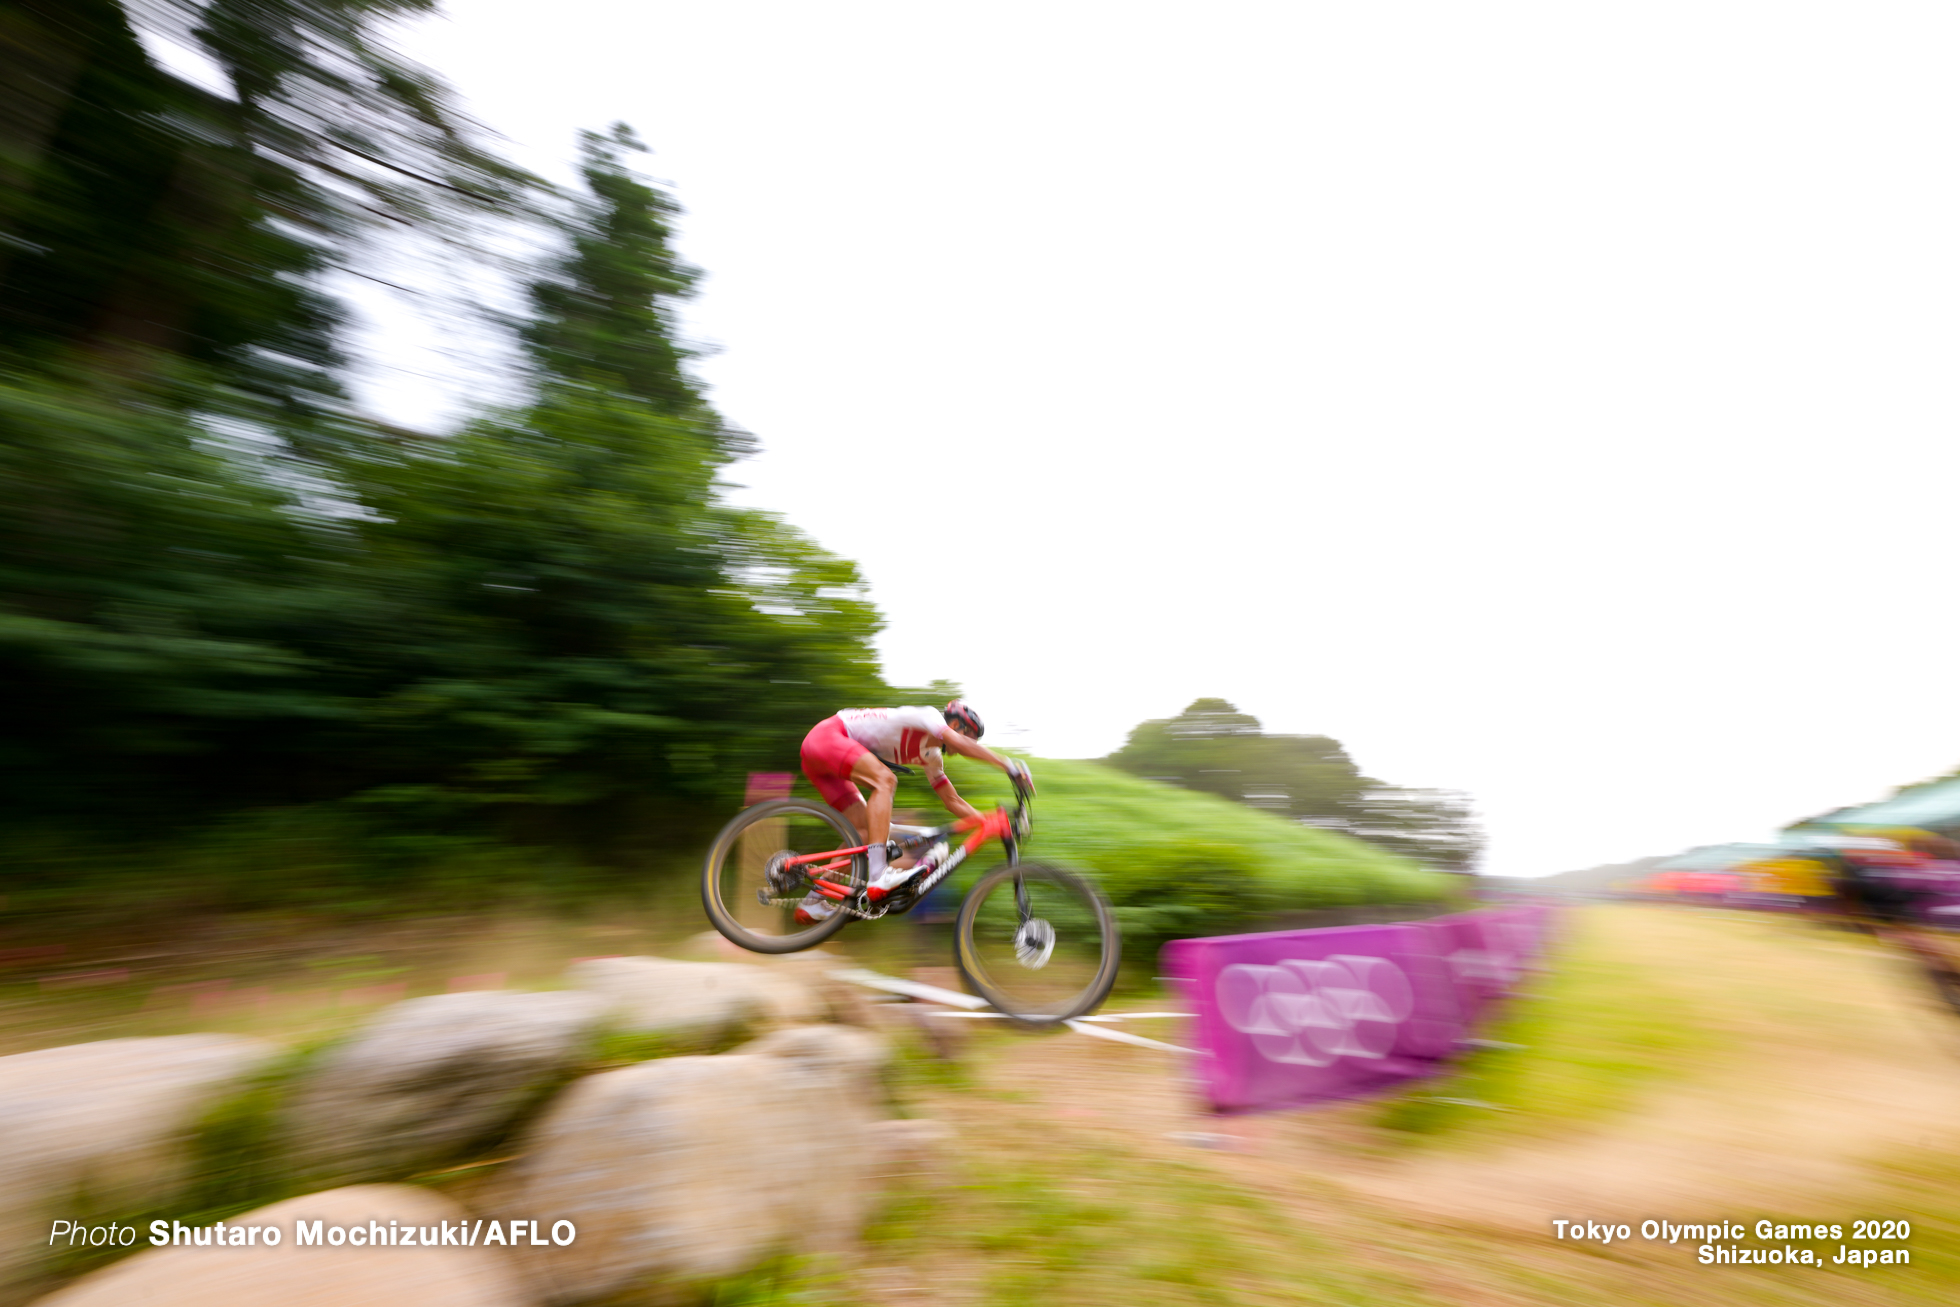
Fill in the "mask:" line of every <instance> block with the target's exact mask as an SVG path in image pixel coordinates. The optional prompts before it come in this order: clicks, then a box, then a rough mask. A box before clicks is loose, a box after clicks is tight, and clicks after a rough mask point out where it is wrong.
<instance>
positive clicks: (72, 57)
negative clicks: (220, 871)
mask: <svg viewBox="0 0 1960 1307" xmlns="http://www.w3.org/2000/svg"><path fill="white" fill-rule="evenodd" d="M428 7H429V5H428V4H427V3H425V2H424V0H379V2H377V0H303V2H302V0H212V2H211V3H208V4H204V5H198V6H192V5H175V4H170V3H165V2H163V0H156V2H155V3H150V4H147V5H143V6H142V7H141V8H140V9H137V6H136V5H135V4H134V3H133V0H132V4H130V5H124V4H119V3H116V0H58V2H55V0H24V2H22V0H10V2H9V3H7V4H6V5H5V6H4V7H3V8H0V23H4V30H3V31H0V59H3V60H4V64H0V483H4V484H5V486H6V488H7V492H6V493H7V501H8V511H7V512H6V513H5V514H4V515H0V678H4V681H5V683H6V686H7V690H6V694H5V695H4V696H0V705H4V706H0V714H4V716H3V717H0V820H4V821H5V823H6V824H7V826H8V828H9V844H10V847H11V848H12V849H13V850H14V851H15V853H16V855H17V856H16V857H15V858H14V871H15V872H16V874H20V873H22V872H23V870H25V869H30V868H32V867H33V866H35V865H37V864H36V860H35V858H34V857H33V856H31V854H30V853H29V852H27V851H30V850H33V849H37V848H38V849H41V850H42V851H43V856H42V859H41V860H42V862H44V863H46V866H45V868H44V869H45V870H46V871H48V872H50V873H59V872H60V871H62V869H63V867H64V866H65V865H66V863H67V861H68V856H67V855H68V853H71V852H72V849H73V841H74V840H75V839H76V838H78V837H80V835H81V833H82V832H87V838H88V840H89V841H91V842H92V843H93V844H95V845H98V846H99V845H105V844H113V843H116V842H118V841H134V842H141V843H154V842H155V841H158V840H159V839H161V838H163V837H165V836H188V835H190V834H191V833H193V832H198V831H209V830H213V829H222V828H223V827H224V826H225V824H226V823H231V824H232V825H234V826H236V825H237V824H238V823H240V822H241V821H243V822H245V823H246V824H247V825H248V826H250V827H251V832H249V837H250V838H261V839H262V838H268V837H275V836H276V837H279V838H285V839H288V840H289V841H297V842H298V843H302V844H306V845H310V846H318V845H321V844H322V843H325V844H352V845H358V846H361V851H362V855H363V857H364V858H365V857H367V856H369V855H372V854H374V853H375V852H377V851H381V852H389V851H392V852H393V853H394V854H396V855H399V856H398V858H397V861H400V860H402V859H406V860H407V861H409V862H423V861H426V860H427V859H428V858H429V857H431V856H435V855H438V854H440V853H441V852H442V851H443V850H444V849H445V848H449V847H450V846H451V845H456V846H458V847H462V846H469V845H471V844H475V843H481V842H483V841H484V840H486V839H488V840H491V841H507V840H512V839H516V840H524V841H533V842H547V843H570V844H574V845H579V846H581V847H584V848H586V849H587V851H591V852H597V853H600V854H601V855H603V854H604V852H605V851H606V850H607V849H608V848H610V847H611V846H613V845H615V844H617V843H618V842H619V841H631V840H632V839H634V838H636V837H637V836H638V835H639V834H641V833H643V832H644V831H645V830H647V829H648V828H649V827H650V825H651V824H653V823H654V822H657V821H662V820H671V819H672V818H674V817H675V816H676V815H685V814H688V813H690V812H693V811H696V810H700V809H703V808H705V809H707V810H710V811H719V810H725V808H726V806H727V804H728V802H731V801H733V800H736V799H739V796H740V792H741V786H742V778H743V776H744V774H745V773H746V772H747V771H748V770H749V769H751V768H780V767H783V766H784V765H785V764H786V760H793V759H794V758H795V756H796V745H797V743H798V740H799V739H800V737H801V734H802V732H803V731H804V730H805V729H807V728H808V726H809V724H810V723H811V722H813V721H816V720H818V719H819V718H821V717H822V716H824V715H825V714H826V713H828V712H831V711H833V710H835V708H836V707H837V706H838V705H840V704H845V703H856V702H875V701H878V700H880V699H886V698H889V697H891V696H892V695H893V694H894V693H898V692H897V691H895V690H894V689H893V688H892V687H888V686H886V685H884V684H883V682H882V680H881V678H880V675H879V670H878V666H877V662H876V659H875V656H874V654H873V651H872V647H871V643H870V642H871V639H872V637H873V636H874V635H875V634H876V633H877V631H878V629H879V617H878V615H877V613H876V611H875V610H874V609H873V608H872V607H871V605H870V604H869V603H868V602H867V601H866V599H865V597H864V593H863V587H862V585H861V583H860V580H859V577H858V574H857V572H856V570H855V568H854V567H853V565H852V564H850V563H849V562H846V561H844V560H842V559H839V558H835V557H832V556H830V555H827V554H825V553H824V552H823V551H822V550H820V549H818V548H817V547H816V546H814V545H813V544H812V543H811V542H810V541H809V540H808V539H806V538H805V537H803V536H801V535H800V534H798V532H797V531H796V530H795V529H793V528H792V527H790V526H789V525H788V524H786V523H784V522H783V521H781V520H779V519H777V518H774V517H771V516H769V515H767V514H763V513H757V512H753V511H747V510H738V509H734V508H731V507H729V506H728V505H727V504H726V503H725V502H723V500H722V499H721V498H720V497H719V496H718V494H717V487H716V476H717V473H718V472H719V471H720V469H722V468H723V467H725V466H726V465H727V464H728V463H729V462H730V461H732V460H733V459H735V458H737V457H739V456H741V454H742V453H743V452H744V450H745V449H746V448H747V444H746V441H745V439H744V437H743V436H742V434H741V433H740V432H738V431H735V430H733V429H731V428H730V427H729V426H728V425H727V424H726V423H724V422H723V421H722V420H721V419H720V418H719V417H718V416H717V415H716V413H715V412H714V410H713V408H712V407H711V406H710V405H709V404H708V403H707V401H706V400H705V399H704V398H703V395H702V392H701V389H700V387H699V386H698V384H697V383H696V382H695V381H694V380H693V378H692V377H691V376H690V375H689V373H688V362H689V358H690V353H689V350H688V348H687V346H686V344H685V343H684V342H683V341H682V340H681V339H680V337H679V334H678V330H677V326H676V322H675V317H674V305H675V303H676V302H677V301H678V300H680V299H682V298H683V297H685V296H686V295H688V294H689V292H690V287H691V285H692V283H693V280H694V277H695V273H694V272H693V270H691V269H689V268H688V267H686V266H685V265H684V264H682V263H681V262H680V261H679V260H678V259H677V258H676V257H675V255H674V253H673V250H672V248H671V246H670V243H669V224H670V222H671V220H672V218H673V216H674V213H675V210H674V206H673V205H672V203H671V202H670V201H669V200H668V198H667V197H665V196H664V195H662V194H661V193H659V192H658V191H656V190H655V189H653V188H652V187H650V186H648V185H647V184H646V183H645V182H643V181H641V180H640V179H638V178H637V177H636V176H635V175H634V173H633V172H632V171H631V170H630V169H629V167H628V166H627V160H628V158H629V157H630V155H631V154H632V153H633V152H634V151H636V150H638V149H639V148H641V147H640V146H639V144H638V142H637V141H635V140H634V138H633V137H632V135H631V133H630V132H629V131H627V130H626V129H625V128H623V127H621V128H615V129H614V130H613V131H612V132H611V133H609V134H607V135H604V136H598V135H594V136H590V137H589V138H588V139H587V140H586V142H585V147H584V157H583V160H582V172H583V177H584V182H585V190H584V192H583V193H581V194H574V195H564V194H560V193H557V192H555V191H553V190H552V189H551V188H549V187H547V186H545V185H544V184H543V183H541V182H539V181H537V180H536V179H534V178H531V177H528V176H525V175H524V174H522V173H521V172H519V171H518V170H517V169H515V168H513V167H511V166H509V165H507V164H505V163H503V162H501V161H499V160H498V159H497V158H496V157H495V156H494V155H493V154H491V153H490V152H488V150H487V149H486V148H485V147H484V145H483V143H482V142H483V133H482V132H481V131H480V130H478V129H477V128H476V127H475V126H474V125H473V124H472V123H470V122H469V121H468V120H467V119H466V118H465V117H464V116H463V115H462V114H461V113H460V112H459V111H458V110H457V109H456V107H455V106H454V105H453V104H452V103H451V102H450V100H449V98H448V96H447V95H446V93H445V91H444V89H443V88H442V86H441V85H440V84H439V83H438V82H437V81H436V80H435V79H434V78H433V77H432V76H431V75H430V74H429V73H427V72H426V71H423V70H421V69H418V68H415V67H412V66H409V65H407V64H405V63H403V62H402V61H401V60H399V59H398V58H397V57H396V56H395V55H393V54H392V53H391V52H390V51H389V49H388V47H387V46H386V44H385V43H383V42H382V41H381V40H380V39H379V35H378V31H379V26H378V25H380V24H382V23H384V22H385V21H387V20H389V19H390V18H393V17H396V16H400V15H403V14H409V13H413V12H415V11H419V10H423V9H426V8H428ZM131 10H136V12H137V14H138V16H139V17H140V18H141V19H142V21H143V22H144V23H146V24H148V25H150V27H151V28H152V29H153V30H154V29H155V28H157V27H162V28H163V29H164V30H167V31H170V32H172V33H173V34H175V35H176V36H177V37H178V39H180V40H182V41H183V42H185V43H187V44H194V45H195V46H196V47H197V48H199V49H201V50H203V51H204V52H205V53H207V54H208V55H209V56H210V57H211V58H212V59H213V60H214V61H215V62H216V63H217V65H218V66H219V67H221V68H222V69H223V70H224V73H225V75H226V76H227V78H228V79H229V81H230V84H231V86H232V88H233V90H234V94H233V95H232V96H230V97H225V96H219V95H214V94H212V93H210V92H208V91H205V90H202V89H199V88H198V87H196V86H192V85H190V84H188V83H186V82H184V81H182V80H180V79H178V78H176V77H174V76H172V75H171V74H170V73H168V72H166V71H164V70H163V69H162V68H160V67H159V66H158V65H157V63H156V62H155V61H153V60H152V59H151V58H150V57H149V55H148V54H147V53H146V51H145V48H144V46H143V44H142V43H141V41H139V39H138V37H137V35H136V33H135V31H134V30H133V28H132V25H131ZM512 228H523V229H528V230H531V231H533V232H536V233H540V234H544V235H548V236H550V237H551V238H552V239H551V241H550V243H549V244H550V247H551V248H557V249H560V250H562V251H563V254H562V256H561V257H559V258H558V259H557V260H556V261H555V262H552V263H551V264H550V265H549V266H545V267H539V268H533V269H530V270H529V271H528V275H526V276H525V277H524V280H525V282H526V283H527V284H528V286H529V296H528V300H529V315H528V317H527V319H526V320H524V321H521V322H517V323H514V324H511V326H512V327H513V329H514V330H515V332H516V333H517V335H518V337H519V338H520V339H521V340H522V342H523V345H524V347H525V353H526V357H527V359H528V366H529V373H530V375H529V377H528V379H527V380H528V383H529V385H528V402H526V403H525V404H524V405H523V406H522V407H519V408H515V409H513V410H511V411H505V412H498V413H494V414H491V415H488V416H484V417H481V418H480V419H478V420H476V421H474V422H473V423H471V424H470V425H469V426H468V427H467V428H466V429H465V430H463V431H461V432H459V433H453V434H448V435H442V436H437V435H431V434H424V433H417V432H409V431H402V430H398V429H392V428H388V427H385V426H382V425H379V424H377V423H375V422H373V421H369V420H365V419H363V418H362V417H361V416H360V414H359V413H357V412H356V411H355V410H354V408H353V407H352V405H351V404H350V403H349V402H348V399H347V396H346V394H345V392H344V389H343V380H342V379H343V375H344V372H343V369H344V367H345V360H344V359H343V357H342V356H341V354H340V352H339V333H340V328H341V327H342V325H343V321H344V317H345V311H344V309H343V307H342V306H341V305H340V304H338V303H336V302H335V301H334V300H333V299H332V298H330V297H329V296H328V295H327V294H326V293H325V292H324V291H323V290H322V289H321V286H322V279H321V275H320V274H322V273H323V272H324V271H325V270H327V269H330V268H335V267H342V266H345V265H347V264H348V263H349V262H351V261H352V259H353V255H354V252H355V251H356V250H357V248H358V247H359V246H361V245H362V244H363V243H364V242H372V241H375V240H376V239H379V238H393V237H395V236H397V235H398V234H399V233H402V232H414V233H417V234H418V235H420V236H422V237H426V238H427V239H428V240H430V241H433V242H436V243H438V244H439V245H440V247H441V248H443V249H444V250H447V251H449V252H451V253H452V254H453V256H454V257H455V258H457V259H460V260H470V259H484V260H489V259H491V258H493V255H492V254H491V253H490V251H491V250H492V249H493V248H494V245H495V242H494V241H493V240H492V239H491V236H492V235H493V234H494V233H496V232H498V231H499V230H501V231H505V232H508V231H509V230H510V229H512ZM539 243H540V244H542V242H539ZM710 799H711V800H715V801H716V802H714V803H709V804H705V805H704V804H701V803H700V802H699V801H701V800H710ZM239 838H241V839H245V838H248V835H247V834H241V835H240V836H239ZM385 861H386V859H384V862H385Z"/></svg>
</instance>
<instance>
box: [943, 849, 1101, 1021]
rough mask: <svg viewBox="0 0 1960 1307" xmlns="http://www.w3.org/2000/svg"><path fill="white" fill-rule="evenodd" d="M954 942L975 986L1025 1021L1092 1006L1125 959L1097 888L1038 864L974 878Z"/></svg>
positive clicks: (1066, 1015) (1075, 1013)
mask: <svg viewBox="0 0 1960 1307" xmlns="http://www.w3.org/2000/svg"><path fill="white" fill-rule="evenodd" d="M953 949H954V957H955V960H956V961H957V962H958V963H959V968H960V974H961V975H963V976H965V977H966V982H967V984H969V985H971V986H972V987H973V991H974V992H975V993H976V994H978V995H980V997H982V998H984V999H986V1000H987V1001H988V1002H989V1003H991V1004H993V1005H994V1006H995V1007H996V1008H998V1009H999V1010H1000V1011H1001V1012H1003V1013H1005V1014H1006V1015H1007V1016H1009V1017H1011V1018H1013V1019H1014V1020H1015V1021H1016V1022H1018V1023H1019V1024H1021V1025H1024V1026H1048V1025H1054V1024H1056V1023H1058V1022H1062V1021H1067V1020H1070V1019H1071V1018H1074V1017H1079V1016H1082V1015H1083V1014H1084V1013H1087V1012H1092V1011H1094V1010H1095V1009H1096V1008H1097V1007H1099V1006H1101V1004H1102V1001H1103V1000H1104V999H1105V998H1108V997H1109V991H1110V988H1111V987H1112V986H1113V985H1115V983H1116V965H1117V963H1118V962H1119V961H1121V959H1122V945H1121V942H1120V941H1119V939H1118V937H1117V931H1116V917H1115V914H1114V913H1112V912H1111V911H1110V909H1109V904H1108V903H1107V902H1105V901H1104V900H1103V896H1102V895H1101V894H1100V893H1098V892H1097V891H1096V888H1095V887H1094V886H1093V885H1091V884H1090V883H1089V882H1088V881H1086V880H1084V879H1082V877H1080V876H1076V875H1073V874H1071V873H1069V872H1066V871H1061V870H1058V869H1057V868H1054V867H1044V866H1041V865H1039V864H1035V863H1024V864H1023V865H1021V866H1018V867H996V868H994V869H993V870H992V871H990V872H988V873H987V874H986V875H984V876H982V877H981V878H980V879H979V881H978V882H977V883H976V884H975V885H974V886H973V889H972V891H971V892H969V893H968V894H967V896H966V900H965V901H964V902H963V903H961V904H960V915H959V920H958V923H957V924H956V926H955V928H954V937H953Z"/></svg>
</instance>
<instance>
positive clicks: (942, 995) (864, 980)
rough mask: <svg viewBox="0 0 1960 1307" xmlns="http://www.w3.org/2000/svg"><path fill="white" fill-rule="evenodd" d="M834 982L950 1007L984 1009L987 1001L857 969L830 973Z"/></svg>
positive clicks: (848, 968)
mask: <svg viewBox="0 0 1960 1307" xmlns="http://www.w3.org/2000/svg"><path fill="white" fill-rule="evenodd" d="M830 975H831V978H832V979H834V980H842V981H847V982H848V983H850V984H853V985H863V986H864V987H865V988H866V989H882V990H884V991H886V992H887V993H890V994H903V995H905V996H906V997H907V998H922V999H924V1000H926V1002H928V1003H944V1004H946V1005H947V1006H949V1007H964V1008H983V1007H985V1006H987V1000H986V999H984V998H976V997H974V996H973V995H972V994H958V993H955V992H953V991H952V990H950V989H941V988H940V987H939V986H937V985H923V984H920V983H919V982H918V981H916V980H900V979H898V978H897V977H895V976H881V975H879V974H878V973H877V972H875V971H865V970H862V969H860V968H857V967H846V968H844V969H843V970H841V971H833V972H831V973H830Z"/></svg>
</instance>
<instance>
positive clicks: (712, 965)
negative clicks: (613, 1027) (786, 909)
mask: <svg viewBox="0 0 1960 1307" xmlns="http://www.w3.org/2000/svg"><path fill="white" fill-rule="evenodd" d="M565 974H566V976H567V978H568V979H570V981H571V982H572V983H573V984H574V985H576V986H578V987H579V988H580V989H582V990H585V991H586V992H588V993H592V994H597V995H598V996H599V997H600V998H602V999H604V1000H605V1002H606V1004H607V1006H608V1008H609V1009H610V1010H611V1012H612V1015H613V1018H614V1020H615V1021H616V1022H617V1023H618V1024H619V1026H620V1028H621V1029H624V1030H629V1031H634V1032H640V1033H648V1034H660V1035H671V1036H673V1037H674V1038H675V1039H678V1040H686V1041H693V1042H699V1043H706V1044H712V1043H714V1042H715V1041H717V1040H720V1039H723V1038H726V1037H728V1036H730V1035H732V1034H737V1033H739V1032H741V1031H743V1030H747V1029H751V1028H753V1027H756V1026H759V1025H767V1024H770V1023H779V1022H795V1021H811V1020H815V1019H816V1018H818V1017H819V1016H821V1015H822V1014H823V1008H822V1004H821V1003H820V1002H819V1001H818V999H817V997H816V996H815V995H814V994H812V993H811V992H810V990H809V987H808V986H806V985H804V984H802V983H801V982H800V981H798V980H797V979H795V978H794V977H792V976H791V975H790V974H788V973H786V972H779V971H777V970H776V969H772V968H765V967H758V966H749V965H747V964H745V963H741V962H675V961H673V960H671V959H668V958H589V959H587V960H586V961H584V962H577V963H574V964H573V965H572V967H571V969H570V970H569V971H567V972H566V973H565Z"/></svg>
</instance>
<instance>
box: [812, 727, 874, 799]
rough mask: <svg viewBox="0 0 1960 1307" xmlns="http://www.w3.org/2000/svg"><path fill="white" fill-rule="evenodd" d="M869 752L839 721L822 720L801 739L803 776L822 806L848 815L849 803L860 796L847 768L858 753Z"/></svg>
mask: <svg viewBox="0 0 1960 1307" xmlns="http://www.w3.org/2000/svg"><path fill="white" fill-rule="evenodd" d="M870 752H871V750H869V749H867V748H865V747H864V746H863V745H862V744H859V743H858V742H857V741H856V740H853V739H852V738H851V736H850V733H849V732H848V731H846V730H845V729H844V723H843V721H842V719H840V718H836V717H826V718H824V719H823V720H822V721H820V722H818V723H817V724H816V725H815V726H812V727H811V728H810V733H809V734H808V735H806V736H804V737H803V774H804V775H805V776H808V777H809V778H810V784H812V785H814V786H816V787H817V793H819V794H821V795H823V801H824V802H825V803H828V804H829V805H830V806H831V807H833V808H835V809H837V811H839V812H848V811H850V809H851V805H852V804H855V803H863V802H864V795H863V794H861V793H859V791H858V787H857V786H855V785H853V784H851V767H852V765H853V764H855V763H856V762H857V760H858V755H859V754H864V753H870Z"/></svg>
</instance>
